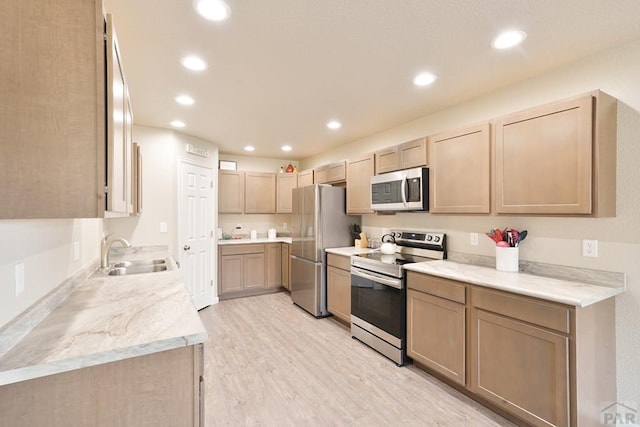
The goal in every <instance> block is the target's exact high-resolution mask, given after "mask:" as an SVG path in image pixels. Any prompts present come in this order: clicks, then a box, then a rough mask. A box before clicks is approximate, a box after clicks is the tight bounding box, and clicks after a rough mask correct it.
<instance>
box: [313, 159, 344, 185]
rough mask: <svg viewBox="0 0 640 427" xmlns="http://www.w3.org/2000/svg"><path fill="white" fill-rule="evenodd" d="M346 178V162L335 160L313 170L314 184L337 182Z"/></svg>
mask: <svg viewBox="0 0 640 427" xmlns="http://www.w3.org/2000/svg"><path fill="white" fill-rule="evenodd" d="M346 179H347V169H346V162H345V161H341V162H336V163H331V164H330V165H324V166H320V167H318V168H316V169H314V170H313V183H314V184H337V183H340V182H345V181H346Z"/></svg>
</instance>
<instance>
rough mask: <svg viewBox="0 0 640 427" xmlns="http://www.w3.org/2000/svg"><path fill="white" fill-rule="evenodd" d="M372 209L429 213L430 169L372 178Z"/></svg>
mask: <svg viewBox="0 0 640 427" xmlns="http://www.w3.org/2000/svg"><path fill="white" fill-rule="evenodd" d="M371 209H373V210H375V211H428V210H429V168H414V169H407V170H402V171H397V172H389V173H384V174H381V175H375V176H372V177H371Z"/></svg>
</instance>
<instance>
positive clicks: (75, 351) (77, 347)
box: [0, 247, 208, 386]
mask: <svg viewBox="0 0 640 427" xmlns="http://www.w3.org/2000/svg"><path fill="white" fill-rule="evenodd" d="M118 249H120V248H118ZM149 249H151V250H145V248H136V247H134V248H129V249H126V250H122V251H117V252H118V253H122V254H123V255H122V256H121V257H122V258H126V259H128V260H134V259H136V260H139V259H156V258H168V254H167V252H166V248H165V250H164V251H162V250H160V251H158V250H157V249H156V250H154V248H149ZM117 258H118V257H117V256H114V255H113V252H112V261H117V260H118V259H117ZM169 262H170V263H171V264H172V267H173V268H172V269H169V270H167V271H163V272H158V273H148V274H134V275H128V276H107V275H105V274H104V273H101V272H99V271H98V272H96V273H95V274H93V275H92V276H91V277H89V278H88V279H87V280H85V281H84V282H83V283H81V284H80V285H78V286H77V287H76V288H74V289H73V290H72V291H71V293H70V295H69V296H68V297H67V298H66V299H65V300H64V301H63V302H62V303H61V304H60V305H59V306H58V307H56V308H55V309H54V310H53V311H52V312H51V313H50V314H49V315H48V316H47V317H45V318H44V319H43V320H42V321H41V322H40V323H39V324H38V325H36V326H35V327H34V328H33V329H32V330H31V331H30V332H29V333H28V334H27V335H26V336H25V337H24V338H22V339H21V340H20V341H19V342H18V343H17V344H16V345H15V346H13V347H12V348H11V349H10V350H9V351H8V352H7V353H6V354H4V355H3V356H2V357H0V386H2V385H6V384H11V383H16V382H19V381H25V380H29V379H34V378H39V377H43V376H46V375H52V374H57V373H61V372H66V371H71V370H75V369H79V368H85V367H89V366H95V365H99V364H103V363H109V362H114V361H118V360H123V359H127V358H131V357H136V356H141V355H145V354H151V353H156V352H161V351H165V350H171V349H174V348H179V347H184V346H189V345H195V344H199V343H202V342H205V341H206V340H207V338H208V337H207V332H206V330H205V328H204V325H203V324H202V321H201V320H200V317H199V316H198V312H197V311H196V309H195V307H194V305H193V303H192V301H191V297H190V296H189V294H188V293H187V289H186V287H185V285H184V282H183V280H182V276H181V273H180V271H179V270H178V269H177V266H176V265H175V261H174V260H173V259H170V261H169Z"/></svg>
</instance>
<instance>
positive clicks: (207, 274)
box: [178, 162, 213, 310]
mask: <svg viewBox="0 0 640 427" xmlns="http://www.w3.org/2000/svg"><path fill="white" fill-rule="evenodd" d="M211 175H212V172H211V169H208V168H204V167H201V166H196V165H193V164H190V163H186V162H181V163H180V178H181V179H180V209H179V218H178V223H179V230H180V231H179V233H178V234H179V236H178V239H179V241H178V245H179V251H180V254H181V256H180V269H181V270H182V276H183V279H184V281H185V283H186V285H187V289H188V290H189V294H190V295H191V298H193V303H194V304H195V306H196V308H197V309H198V310H200V309H201V308H204V307H206V306H208V305H210V304H211V294H212V286H211V239H212V237H211V236H212V228H211V223H212V216H211V207H212V191H213V190H212V186H213V183H212V177H211Z"/></svg>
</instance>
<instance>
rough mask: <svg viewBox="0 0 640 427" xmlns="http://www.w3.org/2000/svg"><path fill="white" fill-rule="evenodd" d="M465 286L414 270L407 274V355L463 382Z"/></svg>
mask: <svg viewBox="0 0 640 427" xmlns="http://www.w3.org/2000/svg"><path fill="white" fill-rule="evenodd" d="M465 303H466V286H465V285H464V284H461V283H457V282H454V281H451V280H447V279H442V278H439V277H433V276H427V275H424V274H418V273H415V272H408V275H407V355H408V356H409V357H411V358H412V359H413V360H414V361H416V362H418V363H420V364H422V365H424V366H426V367H428V368H431V369H433V370H434V371H435V372H437V373H439V374H440V375H443V376H445V377H447V378H449V379H450V380H452V381H454V382H456V383H458V384H460V385H463V386H464V385H465V384H466V376H465V374H466V370H465V363H466V359H465V354H466V346H465V340H466V306H465Z"/></svg>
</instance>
